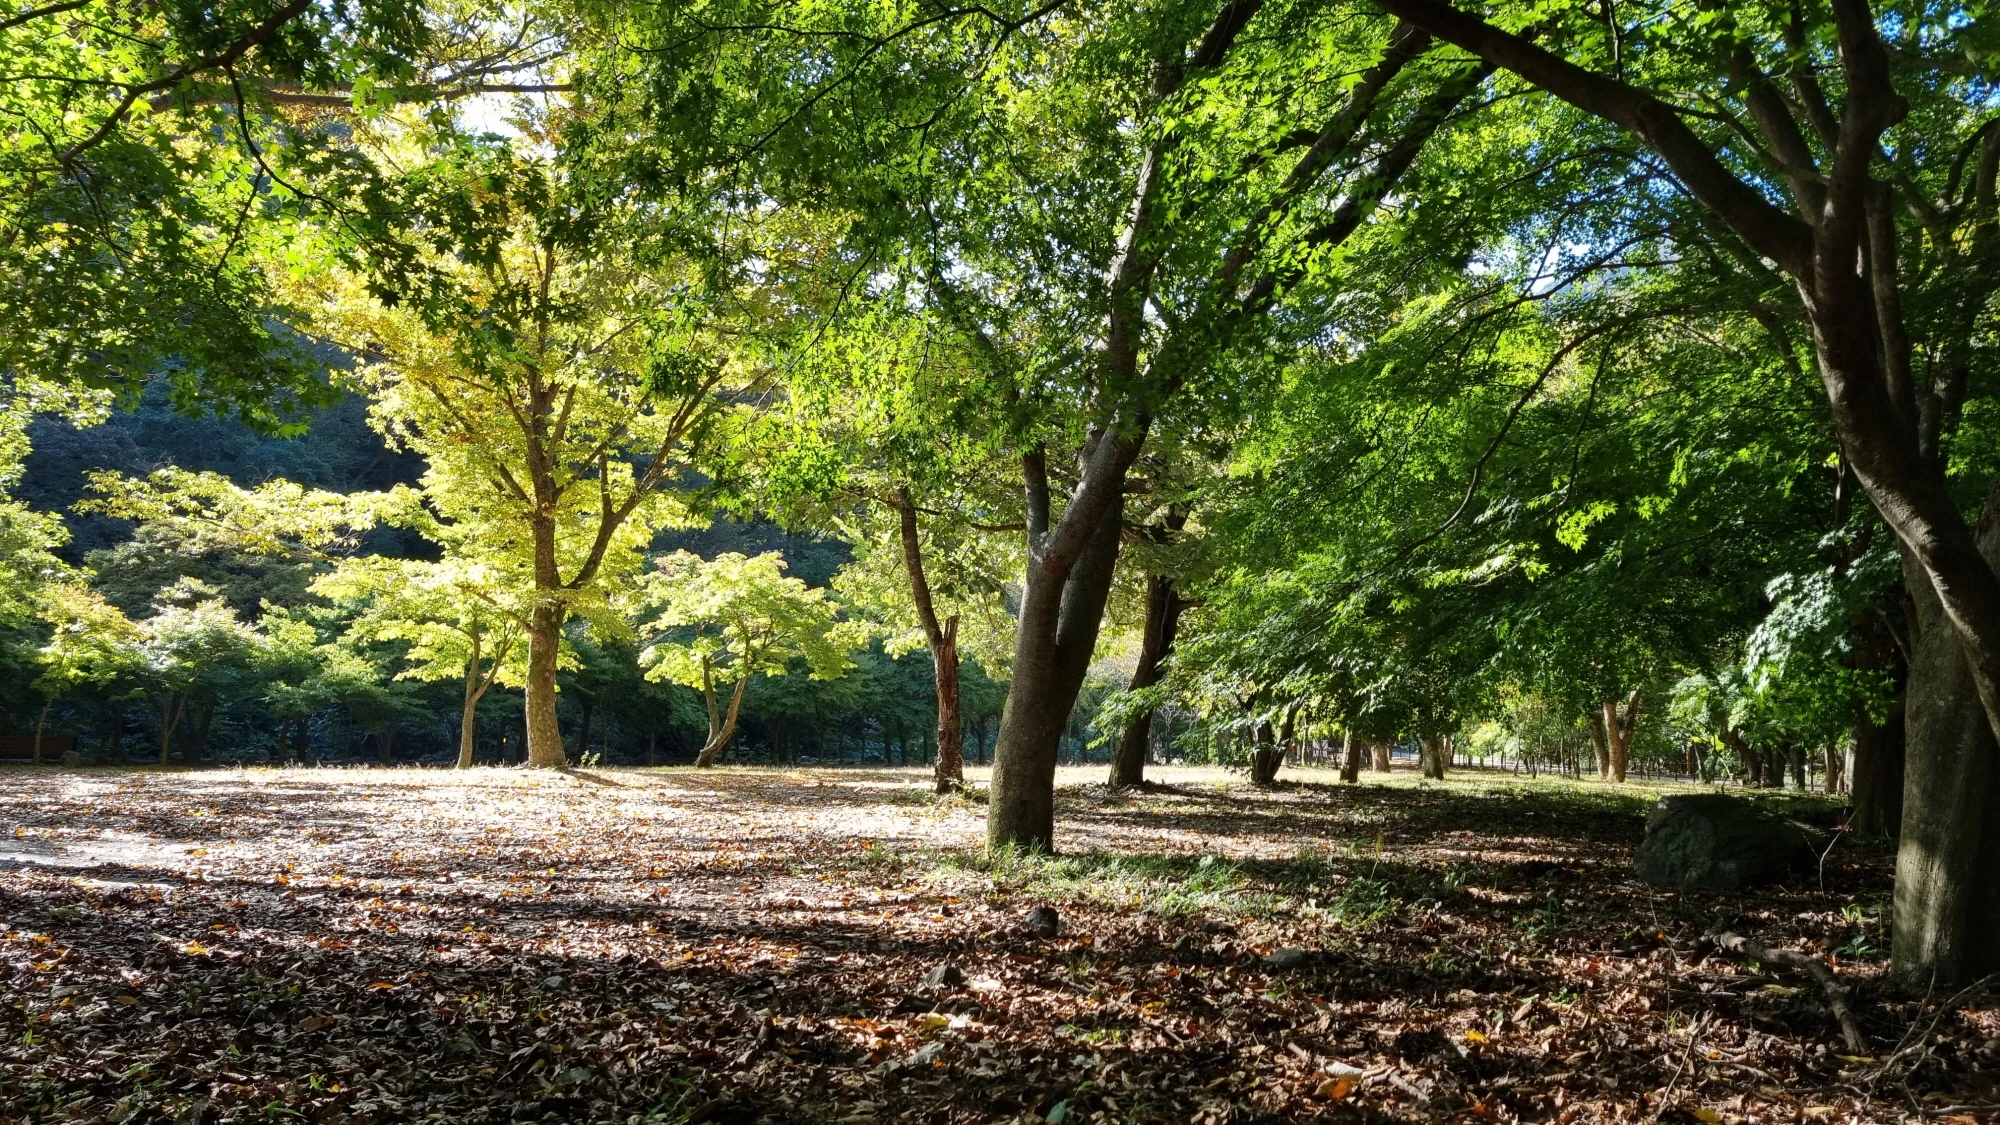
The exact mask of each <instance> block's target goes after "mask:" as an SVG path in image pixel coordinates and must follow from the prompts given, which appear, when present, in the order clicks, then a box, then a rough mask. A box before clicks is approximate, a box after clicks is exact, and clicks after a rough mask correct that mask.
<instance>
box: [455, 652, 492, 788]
mask: <svg viewBox="0 0 2000 1125" xmlns="http://www.w3.org/2000/svg"><path fill="white" fill-rule="evenodd" d="M479 647H480V646H479V636H478V634H476V633H475V634H473V637H472V659H470V660H468V661H466V662H465V706H464V708H463V710H461V711H460V712H459V722H458V763H457V765H458V768H459V769H462V770H469V769H471V768H472V754H473V749H474V747H476V746H477V745H478V741H477V740H478V731H479V698H480V696H483V695H485V694H486V689H487V687H489V686H490V685H491V684H492V683H493V675H492V674H491V673H488V674H486V675H485V676H481V674H480V671H479V661H480V654H479ZM493 666H494V670H495V671H498V670H499V666H500V662H499V660H497V659H496V660H495V661H494V662H493Z"/></svg>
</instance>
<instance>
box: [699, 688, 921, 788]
mask: <svg viewBox="0 0 2000 1125" xmlns="http://www.w3.org/2000/svg"><path fill="white" fill-rule="evenodd" d="M749 686H750V677H749V676H747V675H746V676H744V677H743V678H742V679H740V680H737V681H736V687H735V690H733V691H731V692H730V693H729V707H728V709H727V710H723V711H720V712H718V709H717V707H716V704H715V686H714V685H713V684H712V683H709V682H707V679H706V677H704V682H703V684H702V694H703V695H705V696H706V697H707V701H708V741H707V742H704V743H702V747H701V753H699V754H696V755H695V756H694V764H695V765H697V766H699V767H701V768H702V769H708V768H709V767H710V766H713V765H715V764H716V763H717V762H719V761H721V760H722V752H723V751H724V750H726V749H728V748H729V740H730V739H731V738H733V737H735V734H736V715H737V712H738V711H739V710H740V709H741V708H742V706H743V689H744V688H746V687H749ZM884 754H885V756H886V754H887V751H886V749H885V750H884Z"/></svg>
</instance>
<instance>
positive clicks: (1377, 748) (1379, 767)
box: [1368, 738, 1396, 773]
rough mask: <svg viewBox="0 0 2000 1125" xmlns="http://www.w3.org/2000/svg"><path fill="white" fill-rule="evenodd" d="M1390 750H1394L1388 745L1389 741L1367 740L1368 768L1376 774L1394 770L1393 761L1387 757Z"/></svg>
mask: <svg viewBox="0 0 2000 1125" xmlns="http://www.w3.org/2000/svg"><path fill="white" fill-rule="evenodd" d="M1392 749H1394V747H1393V746H1392V745H1391V744H1390V742H1389V740H1388V739H1386V738H1371V739H1369V740H1368V768H1369V769H1372V770H1374V771H1375V772H1376V773H1388V772H1389V771H1391V770H1393V769H1395V768H1396V763H1395V759H1393V758H1392V757H1390V755H1389V751H1390V750H1392Z"/></svg>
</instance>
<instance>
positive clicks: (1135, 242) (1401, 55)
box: [592, 0, 1481, 848]
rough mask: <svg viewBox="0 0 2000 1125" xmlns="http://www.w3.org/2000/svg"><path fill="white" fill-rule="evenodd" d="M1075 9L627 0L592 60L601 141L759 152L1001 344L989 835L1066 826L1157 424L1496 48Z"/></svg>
mask: <svg viewBox="0 0 2000 1125" xmlns="http://www.w3.org/2000/svg"><path fill="white" fill-rule="evenodd" d="M1056 10H1057V9H1056V8H1054V7H1044V8H1040V9H1034V10H1023V11H1020V12H1016V13H1013V14H1002V13H1001V12H998V11H995V10H992V9H986V8H978V9H964V10H958V11H954V12H951V13H945V14H942V15H939V16H936V17H925V18H923V19H921V20H918V21H914V22H909V23H905V22H903V21H904V14H903V13H902V12H900V10H897V9H882V8H877V7H871V6H867V5H832V6H828V7H826V8H824V9H816V10H815V13H814V18H816V19H818V20H820V21H821V22H820V23H818V24H816V25H813V27H812V28H811V29H810V30H808V29H807V28H805V27H803V26H802V25H801V24H800V23H799V22H798V20H797V19H796V18H795V16H796V13H792V12H790V11H789V10H785V11H783V12H780V11H778V10H776V9H774V10H773V11H771V12H770V13H769V14H768V15H755V14H749V13H746V12H745V11H743V10H739V9H738V8H735V7H732V8H731V9H730V11H729V14H728V15H727V16H722V15H719V14H715V13H709V12H707V11H706V9H705V8H703V7H701V6H696V7H661V6H634V7H628V8H619V9H615V10H614V13H615V15H614V17H613V18H615V19H616V20H617V21H618V26H617V28H616V30H617V32H618V34H617V35H616V36H615V37H610V38H611V40H612V41H615V42H616V43H617V44H619V46H620V48H621V50H620V51H614V52H613V53H612V55H611V56H610V57H608V58H606V60H605V64H604V66H603V67H601V68H599V69H598V71H597V75H598V77H597V78H596V79H595V80H594V84H593V87H592V88H593V91H595V93H596V94H597V96H598V98H599V99H600V100H599V102H597V103H594V105H593V108H594V109H595V110H596V111H597V112H598V113H599V114H600V119H601V121H602V124H601V125H599V126H597V127H595V128H594V129H593V132H592V139H593V141H595V142H597V143H600V144H606V145H611V146H613V147H615V146H622V145H627V144H629V143H630V142H631V139H632V138H633V137H634V136H635V135H639V136H645V137H647V138H648V139H649V141H651V142H652V148H653V150H654V151H655V152H662V153H665V154H666V155H663V156H660V157H656V159H658V160H661V161H664V162H666V163H668V164H670V165H672V166H675V167H679V166H680V163H679V162H680V161H688V162H714V161H720V160H723V159H725V154H745V153H747V154H750V155H749V156H748V157H747V158H745V157H743V156H741V155H736V156H735V158H734V167H733V168H732V172H733V173H734V174H733V175H729V176H718V177H716V180H715V182H716V183H717V184H718V185H722V184H727V185H728V188H727V190H730V191H735V190H738V187H737V185H738V184H740V183H741V182H743V180H745V179H749V180H751V181H753V182H755V183H757V184H758V185H759V187H760V189H761V190H763V191H766V192H768V193H769V194H770V195H771V196H772V197H773V198H776V199H779V200H781V201H789V200H793V199H801V200H808V201H811V202H812V203H813V204H814V205H815V206H817V207H819V208H820V209H821V210H822V211H825V212H831V213H834V214H837V215H841V216H848V217H849V229H850V231H851V234H850V236H849V237H848V238H847V239H845V241H844V245H843V249H844V251H845V260H846V261H847V262H848V263H849V264H848V267H847V268H848V271H849V273H850V274H851V275H852V276H855V277H857V278H859V277H862V276H868V275H869V274H870V272H871V271H873V270H876V269H878V268H882V269H891V270H893V275H892V277H893V281H894V283H895V285H896V286H897V287H899V288H901V289H902V290H903V291H904V292H907V293H908V294H909V302H908V303H909V305H910V306H911V307H914V308H921V309H923V310H925V311H926V312H927V313H928V314H929V315H931V316H934V317H936V318H938V319H939V320H940V321H941V322H942V323H944V324H946V325H949V326H950V327H951V328H952V329H953V330H954V331H955V332H956V333H957V334H958V335H959V337H960V338H961V340H962V341H963V346H964V348H965V349H966V350H967V351H968V352H969V353H971V354H974V355H976V356H978V357H980V362H981V365H982V367H983V371H982V381H983V383H984V384H985V385H984V387H983V388H982V390H981V393H980V394H979V396H978V399H977V401H978V402H979V403H981V404H983V406H984V411H985V417H986V419H987V420H988V422H989V424H990V425H991V426H992V432H993V433H995V435H996V436H998V437H1000V438H1002V439H1003V440H1004V441H1005V443H1006V444H1007V445H1008V447H1009V448H1010V449H1011V450H1012V452H1013V454H1014V459H1015V464H1016V465H1017V467H1018V472H1019V480H1020V486H1021V489H1022V493H1023V497H1024V501H1025V504H1024V507H1025V514H1026V518H1025V521H1024V522H1025V523H1026V525H1027V542H1026V552H1025V555H1026V557H1025V560H1024V561H1025V563H1026V566H1025V589H1024V591H1023V596H1022V599H1021V606H1020V614H1019V626H1018V628H1017V630H1016V643H1015V651H1014V655H1013V658H1012V660H1011V661H1010V667H1011V669H1012V672H1011V674H1012V677H1013V679H1012V690H1011V692H1010V694H1009V696H1008V703H1007V709H1006V713H1005V715H1004V717H1003V718H1002V720H1001V724H1000V735H999V742H998V746H997V748H996V752H995V771H994V779H993V786H992V791H991V798H990V808H991V813H990V815H989V817H988V822H987V823H988V835H989V843H990V844H991V845H993V846H996V847H1005V846H1021V847H1030V848H1041V847H1047V846H1050V845H1051V844H1052V842H1053V833H1054V805H1053V800H1054V795H1053V794H1054V788H1053V786H1054V770H1055V756H1056V749H1057V744H1058V741H1059V739H1060V738H1061V736H1062V733H1063V731H1064V729H1065V728H1066V727H1067V725H1068V722H1069V717H1070V711H1071V709H1072V707H1073V705H1074V704H1075V702H1076V699H1077V695H1078V692H1079V691H1080V689H1081V687H1082V683H1083V679H1084V676H1085V674H1086V672H1087V670H1088V668H1089V666H1090V663H1091V659H1092V655H1093V651H1094V649H1095V646H1096V642H1097V639H1098V632H1099V624H1100V621H1101V618H1102V616H1103V611H1104V606H1105V601H1106V598H1107V596H1108V592H1109V590H1110V586H1111V582H1112V578H1113V574H1114V571H1115V568H1116V563H1117V559H1118V554H1119V549H1120V545H1121V539H1122V536H1123V529H1124V522H1125V518H1124V517H1125V513H1124V497H1125V494H1126V489H1127V484H1128V481H1127V476H1128V471H1129V470H1130V469H1131V468H1132V466H1133V465H1134V464H1135V462H1136V461H1137V460H1138V458H1139V456H1140V454H1141V452H1142V450H1143V448H1144V447H1145V444H1146V442H1147V441H1148V440H1149V436H1150V437H1153V438H1154V439H1156V440H1157V439H1158V437H1159V436H1160V435H1162V434H1175V433H1189V432H1195V431H1198V430H1200V429H1201V428H1202V427H1203V425H1204V424H1205V422H1206V421H1207V419H1208V418H1209V417H1210V416H1211V415H1217V414H1219V415H1223V416H1227V415H1228V414H1229V413H1230V412H1231V411H1232V409H1233V407H1234V405H1235V404H1236V402H1237V401H1238V399H1237V398H1236V396H1235V392H1237V391H1239V390H1240V389H1241V388H1242V384H1243V383H1244V382H1245V381H1246V380H1252V379H1255V378H1257V377H1259V376H1261V375H1263V374H1266V373H1267V372H1268V368H1267V366H1266V365H1264V364H1263V363H1261V362H1260V361H1259V357H1260V356H1262V355H1264V354H1266V353H1265V350H1264V349H1265V348H1266V346H1267V345H1268V344H1269V342H1270V340H1271V339H1272V337H1273V336H1274V335H1275V336H1283V335H1284V334H1285V325H1286V323H1287V316H1288V314H1289V313H1290V311H1291V310H1292V309H1293V308H1294V307H1295V305H1296V304H1297V303H1299V302H1301V301H1309V300H1311V299H1313V297H1312V296H1311V295H1312V294H1317V296H1319V297H1322V298H1323V297H1327V296H1329V295H1330V294H1329V289H1330V288H1331V287H1325V288H1315V287H1316V286H1320V285H1321V283H1322V282H1324V281H1325V280H1326V279H1327V278H1328V277H1330V276H1331V272H1332V271H1331V270H1330V268H1329V267H1330V264H1331V263H1332V262H1333V261H1334V260H1336V259H1337V258H1338V257H1339V255H1340V253H1341V247H1342V245H1343V244H1344V243H1345V242H1347V241H1348V239H1349V238H1350V237H1351V236H1352V235H1353V234H1354V232H1355V231H1356V230H1358V229H1361V228H1363V227H1365V226H1366V225H1367V224H1368V220H1369V219H1370V218H1371V217H1372V216H1373V215H1374V214H1375V213H1376V212H1377V210H1378V208H1379V207H1380V206H1381V205H1382V204H1384V202H1385V201H1387V200H1389V199H1390V198H1391V196H1392V195H1393V193H1394V192H1395V189H1396V185H1397V184H1398V183H1399V181H1400V180H1401V179H1402V177H1403V176H1404V174H1405V173H1406V172H1408V170H1409V169H1410V167H1411V165H1412V164H1413V163H1414V162H1415V161H1416V159H1417V157H1418V156H1419V154H1420V153H1421V152H1422V151H1423V148H1424V145H1425V144H1426V143H1427V142H1428V140H1429V139H1430V138H1431V137H1432V136H1433V135H1435V134H1437V133H1438V131H1439V130H1440V129H1441V128H1442V127H1443V126H1444V124H1445V123H1446V122H1447V121H1448V120H1450V118H1451V117H1452V115H1453V114H1454V112H1455V111H1456V110H1457V109H1458V107H1459V106H1460V104H1461V103H1462V101H1463V100H1464V98H1465V96H1466V95H1467V94H1468V93H1469V92H1470V90H1471V89H1472V88H1473V86H1474V85H1475V84H1476V81H1477V78H1478V77H1479V73H1480V71H1481V68H1479V67H1477V66H1468V65H1466V64H1463V63H1461V62H1456V61H1450V60H1445V59H1442V58H1434V57H1432V56H1430V55H1428V54H1427V50H1428V47H1429V45H1430V44H1429V40H1428V39H1426V38H1425V37H1423V36H1421V35H1415V34H1412V33H1410V32H1409V31H1408V29H1404V28H1393V27H1391V26H1390V25H1389V24H1388V23H1386V22H1381V23H1375V22H1370V21H1368V20H1367V18H1366V16H1365V15H1364V14H1362V12H1357V11H1356V10H1354V9H1351V8H1348V7H1346V6H1343V5H1334V6H1325V5H1317V4H1312V5H1308V4H1298V5H1293V4H1260V3H1256V2H1254V0H1253V2H1249V3H1228V4H1223V5H1221V6H1220V9H1219V10H1217V8H1216V7H1215V6H1214V5H1210V4H1192V3H1189V4H1169V5H1164V6H1160V7H1158V8H1153V7H1147V8H1140V9H1134V8H1131V7H1130V6H1118V5H1107V6H1101V7H1097V8H1091V9H1089V10H1088V12H1084V11H1067V10H1066V11H1064V12H1063V14H1062V15H1061V16H1060V18H1058V17H1056V16H1055V15H1054V14H1053V13H1055V12H1056ZM1363 11H1365V10H1363ZM807 22H808V23H809V24H810V23H812V21H811V20H808V21H807ZM746 27H748V28H752V29H761V28H766V27H769V28H780V27H782V28H783V29H784V30H783V31H781V32H779V31H772V32H764V31H761V30H750V31H745V30H743V29H744V28H746ZM1363 27H1365V28H1366V31H1365V33H1364V32H1362V31H1361V29H1362V28H1363ZM627 46H629V47H631V48H634V49H632V50H629V51H624V50H622V48H624V47H627ZM720 59H728V60H730V61H729V62H728V63H727V64H723V63H721V62H719V61H718V60H720ZM781 60H782V61H781ZM801 73H805V74H812V75H815V76H819V78H818V81H816V82H814V83H812V84H807V85H803V86H802V85H801V84H799V83H797V82H796V81H795V77H796V76H797V75H799V74H801ZM722 74H729V75H757V76H769V79H770V80H769V81H768V82H766V83H761V84H760V83H759V82H758V81H755V80H752V81H749V82H745V83H741V84H737V83H735V82H734V80H733V79H732V80H730V82H723V81H719V80H716V79H714V78H710V77H707V76H709V75H718V76H719V75H722ZM1279 75H1287V76H1295V77H1296V78H1297V80H1293V79H1292V78H1279V77H1278V76H1279ZM1336 75H1338V76H1342V78H1341V79H1340V80H1337V81H1336V80H1332V79H1333V76H1336ZM1305 76H1318V77H1321V78H1324V79H1327V80H1314V79H1309V78H1306V77H1305ZM621 90H622V91H629V92H630V96H627V97H621V96H620V94H621ZM1023 90H1033V91H1035V92H1036V95H1035V96H1033V97H1021V96H1019V94H1020V91H1023ZM1251 106H1258V107H1263V108H1258V109H1255V110H1252V109H1250V108H1249V107H1251ZM910 121H925V122H927V123H928V124H927V125H926V126H925V127H924V128H922V129H911V128H909V127H908V122H910ZM669 137H670V138H671V142H668V141H667V140H666V138H669ZM675 182H681V181H679V180H676V181H675ZM882 288H887V286H883V287H882ZM1307 319H1310V318H1307ZM1301 327H1302V326H1301ZM967 416H969V417H976V416H977V415H976V414H975V413H974V412H972V411H967ZM1072 458H1073V468H1072V466H1071V464H1070V462H1071V459H1072Z"/></svg>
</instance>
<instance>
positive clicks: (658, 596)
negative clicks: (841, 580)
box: [637, 551, 858, 768]
mask: <svg viewBox="0 0 2000 1125" xmlns="http://www.w3.org/2000/svg"><path fill="white" fill-rule="evenodd" d="M637 596H638V606H639V610H640V612H641V613H642V614H643V621H644V624H643V626H642V628H641V636H642V638H643V639H644V641H645V646H644V647H643V648H642V649H640V652H639V660H640V663H641V664H643V665H644V666H645V667H646V669H647V672H646V678H647V679H650V680H655V681H661V680H666V681H671V682H673V683H677V684H683V685H685V686H687V687H691V688H694V689H695V690H696V691H699V692H701V696H702V701H703V702H704V703H705V704H706V705H707V708H708V738H707V740H706V741H704V742H703V743H702V747H701V752H700V753H699V754H697V755H696V757H695V760H694V764H695V765H697V766H701V767H704V768H705V767H709V766H713V765H715V764H716V763H717V762H719V761H721V759H722V752H723V751H724V750H726V749H728V747H729V742H730V739H732V738H733V737H735V735H736V719H737V715H738V713H739V712H740V710H741V708H742V706H743V692H744V689H746V688H748V687H749V686H750V681H751V680H752V679H753V678H755V677H757V676H783V675H785V674H786V673H787V672H788V671H789V670H790V669H791V665H792V662H793V661H795V660H797V661H802V662H804V664H805V665H806V669H807V673H808V674H809V675H810V676H812V678H814V679H833V678H835V677H838V676H840V675H842V674H844V673H845V672H846V671H847V669H848V668H849V667H850V664H849V662H848V654H849V653H850V652H852V651H853V642H854V641H855V640H857V639H858V632H857V630H855V629H853V628H849V627H843V626H842V624H841V623H840V622H839V621H838V620H837V619H836V616H835V609H834V606H833V604H832V603H831V602H830V601H829V600H828V599H827V596H826V591H825V590H823V589H814V588H811V587H809V586H807V585H806V584H805V583H804V582H802V581H800V580H799V579H797V578H793V577H791V576H790V575H787V574H786V573H785V560H784V559H783V558H782V557H781V556H779V555H778V554H777V553H775V552H770V553H766V554H762V555H756V556H744V555H740V554H736V553H733V552H730V553H725V554H721V555H717V556H716V557H715V558H714V559H712V560H707V561H704V560H702V559H701V558H700V557H698V556H696V555H692V554H689V553H688V552H686V551H679V552H676V553H674V554H672V555H667V556H664V557H662V558H660V559H658V560H657V561H656V564H655V567H654V569H653V571H652V572H651V573H650V574H648V575H647V576H646V581H645V584H644V587H643V589H642V591H641V592H640V593H639V594H638V595H637ZM732 685H734V686H733V687H732ZM724 690H726V691H728V692H729V697H728V700H727V702H723V701H722V700H721V697H720V692H721V691H724Z"/></svg>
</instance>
